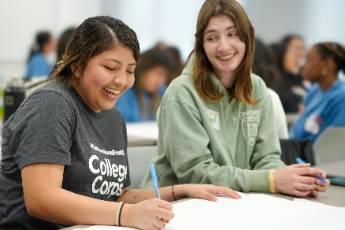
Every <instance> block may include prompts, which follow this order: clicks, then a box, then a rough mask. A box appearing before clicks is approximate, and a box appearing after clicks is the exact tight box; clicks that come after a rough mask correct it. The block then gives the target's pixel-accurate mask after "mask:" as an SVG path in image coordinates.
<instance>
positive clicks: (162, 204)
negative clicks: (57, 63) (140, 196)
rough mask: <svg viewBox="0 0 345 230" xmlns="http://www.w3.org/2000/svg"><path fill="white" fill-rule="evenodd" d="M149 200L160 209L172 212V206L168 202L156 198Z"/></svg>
mask: <svg viewBox="0 0 345 230" xmlns="http://www.w3.org/2000/svg"><path fill="white" fill-rule="evenodd" d="M151 200H152V201H153V202H154V203H156V204H157V205H158V207H160V208H164V209H167V210H170V211H171V210H172V205H171V204H170V203H169V202H168V201H165V200H161V199H157V198H153V199H151Z"/></svg>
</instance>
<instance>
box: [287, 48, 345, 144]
mask: <svg viewBox="0 0 345 230" xmlns="http://www.w3.org/2000/svg"><path fill="white" fill-rule="evenodd" d="M340 71H343V73H345V48H344V47H343V46H342V45H340V44H338V43H335V42H322V43H318V44H316V45H314V46H313V47H312V48H311V49H310V50H309V52H308V54H307V59H306V63H305V65H304V68H303V76H304V78H305V79H306V80H309V81H311V82H313V83H314V84H313V85H312V86H311V88H310V90H309V91H308V94H307V95H306V97H305V100H304V107H305V110H304V112H303V113H302V114H301V116H300V117H299V118H298V120H297V121H296V123H295V124H294V125H293V126H292V128H291V131H290V134H291V137H292V138H295V139H308V140H310V141H312V142H314V141H315V140H316V139H317V138H318V136H319V135H320V134H321V133H322V132H323V131H324V130H325V129H326V128H328V127H330V126H333V127H334V126H345V83H344V82H342V81H340V80H339V79H338V78H337V76H338V72H340Z"/></svg>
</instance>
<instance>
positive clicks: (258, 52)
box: [253, 39, 289, 139]
mask: <svg viewBox="0 0 345 230" xmlns="http://www.w3.org/2000/svg"><path fill="white" fill-rule="evenodd" d="M253 73H255V74H257V75H258V76H259V77H261V78H262V80H264V82H265V83H266V86H267V87H268V88H267V90H268V93H269V95H270V97H271V99H272V102H273V113H274V120H275V125H276V129H277V134H278V137H279V138H280V139H288V138H289V134H288V128H287V122H286V115H285V112H284V109H283V105H282V103H281V101H280V98H279V96H278V94H277V93H276V92H275V91H274V90H273V89H272V88H274V83H275V81H276V80H277V77H278V70H277V69H276V66H275V65H274V61H273V56H272V53H271V51H270V50H269V48H268V47H267V46H266V45H265V44H264V43H263V42H262V41H260V40H259V39H256V40H255V54H254V62H253Z"/></svg>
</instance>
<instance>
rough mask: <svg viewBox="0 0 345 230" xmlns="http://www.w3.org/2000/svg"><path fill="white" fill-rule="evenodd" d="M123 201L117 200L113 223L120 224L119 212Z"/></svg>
mask: <svg viewBox="0 0 345 230" xmlns="http://www.w3.org/2000/svg"><path fill="white" fill-rule="evenodd" d="M122 206H123V202H119V203H118V204H117V206H116V213H115V225H116V226H120V213H121V210H122Z"/></svg>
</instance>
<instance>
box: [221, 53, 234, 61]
mask: <svg viewBox="0 0 345 230" xmlns="http://www.w3.org/2000/svg"><path fill="white" fill-rule="evenodd" d="M233 56H234V54H229V55H226V56H218V58H219V59H221V60H229V59H230V58H232V57H233Z"/></svg>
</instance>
